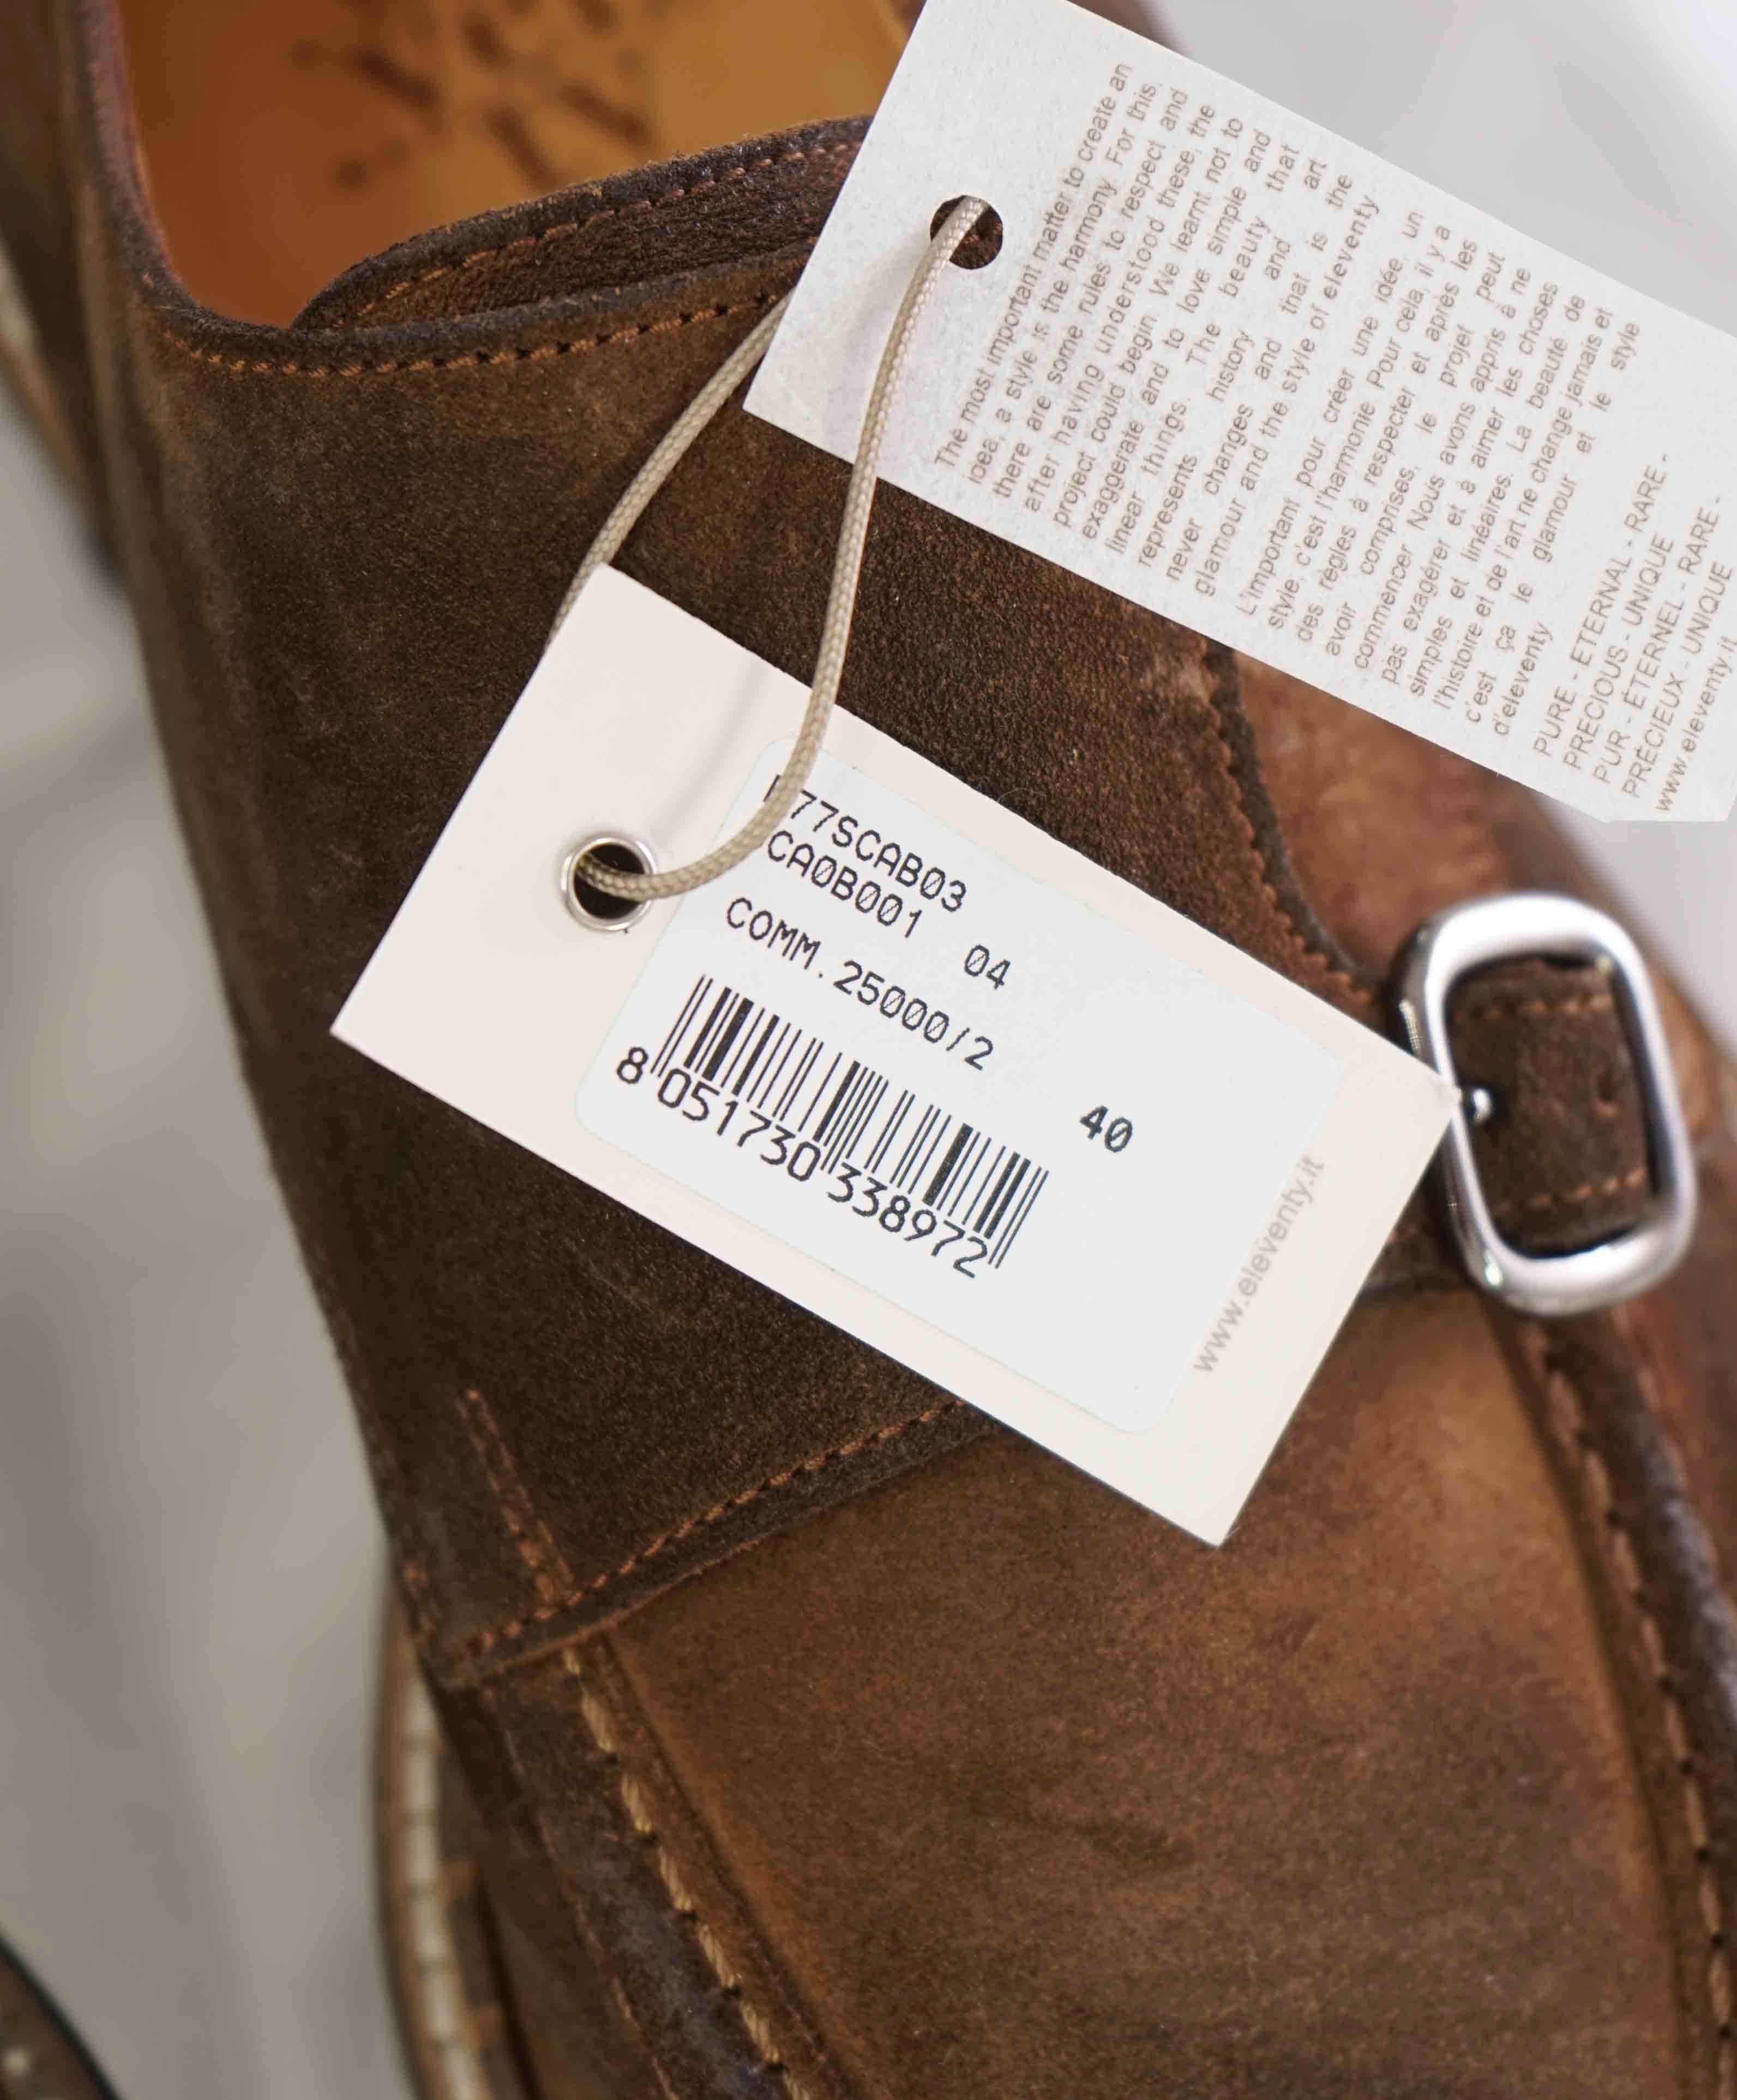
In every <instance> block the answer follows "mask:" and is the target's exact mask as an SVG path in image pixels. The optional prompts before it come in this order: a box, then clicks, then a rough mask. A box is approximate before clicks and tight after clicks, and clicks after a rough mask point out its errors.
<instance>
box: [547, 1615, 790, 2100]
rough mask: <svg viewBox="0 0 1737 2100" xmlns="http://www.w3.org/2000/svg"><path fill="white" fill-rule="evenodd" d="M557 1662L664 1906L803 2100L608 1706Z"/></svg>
mask: <svg viewBox="0 0 1737 2100" xmlns="http://www.w3.org/2000/svg"><path fill="white" fill-rule="evenodd" d="M561 1666H562V1669H563V1670H565V1671H566V1672H567V1675H568V1676H569V1677H571V1679H572V1680H573V1682H574V1683H575V1686H576V1687H578V1691H579V1710H580V1717H581V1718H582V1719H583V1721H584V1725H585V1729H586V1732H587V1733H588V1734H589V1736H590V1737H591V1740H592V1741H593V1743H594V1744H595V1745H596V1746H597V1750H598V1753H599V1754H601V1755H602V1758H604V1759H605V1761H606V1762H607V1763H608V1764H610V1765H611V1766H612V1767H614V1769H615V1773H616V1776H617V1785H618V1788H619V1793H620V1796H621V1806H622V1807H623V1808H624V1810H625V1811H627V1818H628V1822H629V1823H630V1824H632V1825H633V1833H634V1835H635V1836H636V1837H637V1838H638V1839H639V1840H640V1842H641V1843H642V1844H643V1845H644V1846H646V1849H647V1850H648V1851H650V1855H651V1861H652V1864H653V1866H654V1867H655V1868H656V1870H657V1877H658V1879H659V1881H660V1882H662V1883H663V1890H664V1893H665V1895H667V1896H668V1899H669V1904H670V1908H671V1909H672V1911H673V1912H674V1913H675V1914H676V1916H677V1917H679V1918H681V1920H682V1921H684V1923H686V1924H688V1925H690V1926H692V1927H693V1928H694V1939H695V1941H696V1942H697V1943H698V1944H699V1951H700V1952H701V1954H702V1955H703V1956H704V1957H705V1961H706V1966H707V1967H708V1969H710V1970H711V1971H712V1974H713V1975H714V1976H715V1977H716V1979H717V1982H718V1988H719V1989H720V1990H721V1992H723V1994H724V1996H725V1997H726V1998H728V1999H730V2001H731V2002H732V2003H733V2004H734V2006H735V2009H736V2013H737V2015H738V2018H740V2020H741V2022H742V2024H743V2027H745V2028H747V2035H748V2040H749V2041H750V2042H751V2043H752V2045H753V2047H754V2049H755V2051H756V2054H757V2056H758V2058H759V2060H760V2069H761V2070H762V2071H766V2072H768V2073H769V2074H770V2075H771V2076H773V2077H775V2078H781V2079H782V2080H783V2082H784V2089H785V2091H786V2092H787V2093H789V2094H790V2096H791V2100H809V2091H808V2088H807V2086H806V2085H804V2084H803V2083H802V2081H801V2080H800V2079H799V2078H798V2077H797V2076H796V2073H795V2072H794V2071H792V2070H791V2068H790V2067H789V2065H788V2064H787V2063H785V2061H784V2056H783V2050H782V2049H779V2047H778V2042H777V2040H776V2038H775V2036H774V2034H773V2032H772V2026H771V2023H770V2022H769V2020H768V2019H767V2018H766V2016H765V2014H764V2013H762V2012H761V2011H760V2008H759V2007H758V2006H757V2005H756V2004H755V2003H754V2001H753V2000H752V1998H750V1997H749V1996H748V1995H747V1988H746V1986H745V1985H744V1984H743V1981H742V1976H741V1972H740V1971H739V1970H738V1969H737V1968H736V1966H735V1964H734V1962H733V1961H731V1960H730V1957H729V1955H728V1954H726V1953H725V1951H724V1946H723V1943H722V1942H721V1940H720V1939H719V1938H718V1936H717V1935H716V1932H714V1931H713V1930H712V1927H711V1926H709V1925H708V1924H707V1922H706V1921H705V1919H704V1918H703V1917H702V1916H701V1915H700V1911H699V1904H698V1903H697V1902H696V1901H695V1900H694V1895H693V1891H692V1889H691V1888H690V1885H689V1883H688V1880H687V1877H686V1875H685V1874H684V1873H682V1871H681V1868H680V1866H678V1865H677V1862H676V1860H675V1858H674V1855H672V1853H671V1851H670V1849H669V1847H668V1845H667V1844H666V1843H665V1842H664V1841H663V1838H662V1837H661V1835H660V1834H659V1831H658V1828H657V1825H656V1824H655V1822H654V1821H653V1820H652V1816H651V1808H650V1801H649V1799H648V1798H647V1797H646V1791H645V1789H644V1788H643V1787H642V1786H641V1785H640V1783H639V1781H638V1780H637V1779H636V1778H635V1777H634V1776H633V1771H632V1770H631V1769H630V1768H629V1767H628V1762H627V1758H626V1757H625V1756H624V1754H623V1752H622V1749H621V1747H620V1743H619V1739H618V1738H617V1736H616V1734H615V1723H614V1722H613V1721H612V1720H611V1718H610V1714H609V1710H608V1709H607V1707H606V1706H605V1705H604V1704H603V1702H602V1700H601V1699H600V1698H599V1697H598V1696H597V1693H596V1692H594V1691H593V1689H592V1687H591V1686H590V1685H589V1683H588V1682H587V1681H586V1678H585V1674H584V1670H583V1669H582V1668H581V1666H580V1661H579V1658H578V1657H576V1656H575V1654H574V1653H573V1652H572V1650H571V1648H570V1649H567V1650H566V1651H565V1652H563V1653H562V1657H561Z"/></svg>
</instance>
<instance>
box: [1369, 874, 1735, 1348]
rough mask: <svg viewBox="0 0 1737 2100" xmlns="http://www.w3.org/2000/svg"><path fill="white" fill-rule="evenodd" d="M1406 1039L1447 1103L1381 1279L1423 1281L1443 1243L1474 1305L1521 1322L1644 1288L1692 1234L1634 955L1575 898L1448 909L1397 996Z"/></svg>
mask: <svg viewBox="0 0 1737 2100" xmlns="http://www.w3.org/2000/svg"><path fill="white" fill-rule="evenodd" d="M1394 995H1395V1008H1396V1012H1397V1016H1398V1020H1399V1024H1400V1030H1401V1032H1402V1034H1403V1036H1404V1040H1405V1041H1406V1043H1408V1045H1409V1048H1411V1049H1412V1051H1413V1052H1414V1053H1415V1054H1416V1055H1417V1056H1418V1057H1422V1058H1423V1059H1424V1060H1425V1061H1426V1062H1427V1063H1429V1064H1431V1065H1433V1066H1434V1067H1435V1070H1437V1071H1439V1073H1441V1074H1442V1075H1443V1077H1444V1078H1445V1079H1447V1080H1448V1081H1449V1083H1451V1084H1453V1086H1454V1087H1456V1088H1457V1090H1458V1094H1459V1101H1458V1105H1457V1108H1456V1110H1455V1112H1454V1115H1453V1121H1452V1122H1451V1123H1450V1124H1449V1125H1448V1132H1447V1135H1446V1136H1445V1137H1444V1140H1443V1142H1442V1147H1441V1150H1440V1153H1439V1154H1438V1156H1437V1159H1436V1162H1435V1167H1434V1169H1433V1171H1432V1176H1431V1178H1432V1182H1433V1191H1432V1193H1433V1197H1434V1220H1433V1223H1434V1226H1435V1233H1431V1220H1429V1219H1427V1218H1426V1217H1423V1216H1421V1215H1418V1214H1417V1213H1416V1212H1415V1211H1413V1212H1412V1213H1409V1214H1408V1217H1407V1220H1405V1221H1404V1223H1403V1224H1402V1226H1401V1229H1400V1231H1399V1232H1398V1233H1395V1237H1394V1238H1393V1239H1392V1240H1391V1241H1390V1242H1389V1246H1388V1250H1387V1254H1386V1255H1384V1256H1383V1258H1382V1265H1381V1268H1380V1269H1379V1270H1378V1279H1379V1280H1381V1281H1382V1282H1421V1281H1426V1280H1429V1277H1428V1272H1429V1270H1430V1269H1431V1268H1432V1267H1434V1266H1435V1260H1434V1259H1433V1257H1434V1256H1435V1253H1436V1250H1435V1248H1432V1247H1431V1246H1429V1245H1428V1244H1427V1242H1428V1241H1429V1240H1430V1239H1431V1238H1432V1237H1435V1234H1437V1233H1439V1237H1440V1238H1441V1239H1443V1240H1444V1241H1445V1242H1446V1243H1447V1245H1448V1246H1449V1247H1450V1248H1451V1249H1452V1250H1453V1252H1454V1254H1455V1255H1456V1257H1457V1262H1458V1264H1460V1265H1461V1267H1462V1268H1463V1269H1464V1272H1465V1273H1466V1274H1467V1275H1469V1276H1470V1277H1471V1279H1472V1281H1473V1282H1475V1283H1476V1284H1477V1285H1478V1286H1479V1287H1480V1288H1481V1289H1483V1290H1486V1291H1488V1293H1489V1294H1490V1295H1492V1297H1494V1298H1496V1299H1498V1300H1499V1301H1500V1302H1501V1303H1502V1304H1505V1305H1506V1306H1507V1307H1509V1308H1510V1309H1512V1310H1513V1311H1514V1312H1520V1313H1523V1314H1525V1315H1527V1316H1528V1317H1534V1318H1538V1317H1542V1318H1566V1317H1571V1316H1572V1315H1574V1314H1576V1313H1582V1312H1595V1311H1598V1310H1600V1309H1602V1308H1604V1307H1607V1306H1609V1305H1612V1304H1616V1303H1618V1302H1619V1301H1620V1300H1621V1299H1625V1298H1629V1297H1632V1296H1633V1295H1635V1294H1636V1293H1638V1292H1639V1291H1642V1290H1648V1289H1650V1288H1651V1286H1653V1285H1654V1284H1655V1283H1657V1282H1660V1280H1661V1279H1662V1278H1663V1277H1664V1276H1665V1275H1666V1274H1668V1273H1669V1271H1670V1270H1671V1268H1673V1267H1674V1266H1675V1264H1676V1263H1677V1261H1678V1260H1679V1259H1680V1258H1681V1257H1682V1253H1683V1251H1685V1249H1686V1246H1688V1243H1689V1240H1690V1238H1691V1235H1692V1233H1693V1231H1694V1228H1695V1156H1694V1151H1693V1149H1692V1146H1691V1141H1690V1137H1689V1132H1688V1127H1687V1123H1686V1118H1685V1117H1684V1114H1683V1110H1682V1101H1681V1098H1680V1096H1679V1093H1678V1089H1677V1080H1676V1075H1675V1073H1674V1070H1673V1066H1672V1062H1671V1057H1670V1052H1669V1045H1668V1043H1667V1042H1666V1039H1665V1034H1664V1025H1663V1022H1662V1021H1661V1019H1660V1013H1659V1008H1658V1002H1657V1000H1656V999H1655V995H1654V993H1653V989H1652V985H1651V979H1650V978H1649V977H1648V974H1647V966H1646V964H1645V963H1644V961H1643V960H1642V957H1641V955H1640V951H1639V950H1638V948H1637V947H1636V946H1635V944H1634V942H1633V941H1632V940H1631V939H1630V938H1629V935H1628V934H1627V933H1625V932H1624V930H1623V929H1622V928H1621V927H1620V926H1619V925H1618V924H1616V921H1615V920H1612V919H1611V918H1609V917H1607V915H1605V914H1604V913H1603V912H1601V911H1594V909H1593V908H1592V907H1591V906H1589V905H1587V904H1584V903H1582V902H1580V901H1579V900H1578V899H1576V898H1567V897H1557V896H1552V895H1547V894H1543V893H1530V892H1523V893H1514V894H1511V895H1508V896H1502V897H1494V898H1482V899H1479V900H1476V901H1475V902H1470V903H1466V904H1461V905H1456V906H1454V907H1451V908H1450V909H1449V910H1448V911H1443V912H1439V913H1438V914H1437V915H1436V916H1435V918H1433V919H1431V920H1429V921H1428V923H1427V924H1426V925H1424V926H1423V927H1422V929H1420V930H1419V932H1418V933H1417V934H1416V935H1415V936H1414V937H1413V940H1412V942H1411V943H1410V945H1409V947H1408V948H1407V949H1406V951H1405V952H1404V955H1402V957H1401V959H1400V965H1399V968H1398V970H1397V972H1396V973H1395V984H1394Z"/></svg>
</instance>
